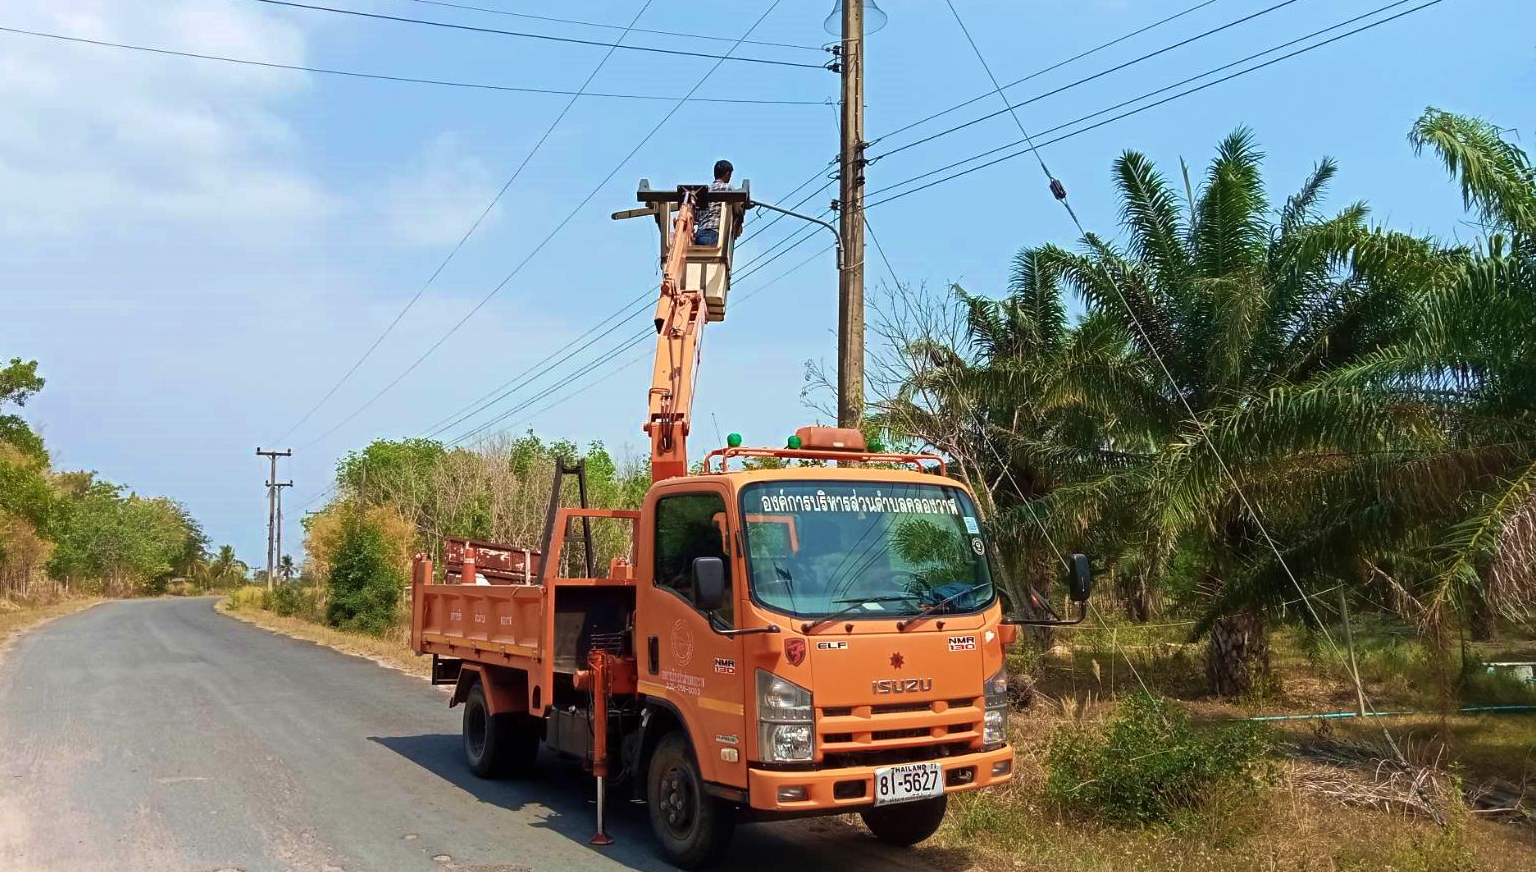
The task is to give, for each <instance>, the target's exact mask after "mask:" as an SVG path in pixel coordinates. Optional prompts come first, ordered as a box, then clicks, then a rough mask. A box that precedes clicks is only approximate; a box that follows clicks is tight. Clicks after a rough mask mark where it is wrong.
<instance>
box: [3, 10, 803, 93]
mask: <svg viewBox="0 0 1536 872" xmlns="http://www.w3.org/2000/svg"><path fill="white" fill-rule="evenodd" d="M0 33H12V34H18V35H21V36H35V37H41V38H43V39H56V40H60V41H63V42H73V43H79V44H82V45H94V46H101V47H103V48H118V49H126V50H128V51H138V52H147V53H149V54H157V55H167V56H170V57H179V58H193V59H196V60H201V61H219V62H220V63H226V64H239V65H241V66H247V67H263V68H265V69H269V70H291V71H293V72H299V73H318V74H321V75H326V76H341V77H344V78H349V79H372V80H376V81H381V82H399V83H404V84H411V85H435V86H438V87H444V88H469V89H472V90H479V91H502V92H509V93H514V94H553V95H557V96H564V97H569V96H572V95H576V94H579V95H581V96H583V97H603V98H607V99H613V100H669V101H670V100H676V99H677V98H676V97H669V96H667V95H665V94H614V93H608V92H602V91H566V90H561V89H559V88H528V87H522V86H517V85H496V84H491V83H487V82H458V81H452V80H449V79H425V78H417V77H414V76H393V75H388V74H386V73H364V72H359V71H357V70H337V69H331V68H327V67H310V66H304V65H302V64H280V63H274V62H271V61H253V60H248V59H246V58H232V57H227V56H224V55H211V54H201V53H199V52H191V51H176V50H174V49H167V48H156V47H154V46H147V45H133V44H131V43H125V42H108V41H106V40H102V39H87V38H85V37H83V36H65V35H64V34H61V33H48V32H45V31H41V30H24V29H22V28H19V27H0ZM688 100H689V102H692V103H741V104H750V105H760V106H820V105H822V104H823V103H824V102H825V101H822V100H754V99H749V98H737V97H689V98H688Z"/></svg>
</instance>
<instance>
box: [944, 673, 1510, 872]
mask: <svg viewBox="0 0 1536 872" xmlns="http://www.w3.org/2000/svg"><path fill="white" fill-rule="evenodd" d="M1111 711H1113V707H1112V706H1111V705H1109V704H1107V703H1104V702H1102V701H1096V702H1093V703H1091V704H1089V705H1088V706H1086V707H1083V708H1080V709H1075V710H1073V711H1069V712H1067V713H1065V714H1062V713H1060V712H1058V713H1054V714H1053V713H1052V712H1050V711H1049V710H1047V709H1044V708H1042V709H1040V710H1034V709H1032V710H1031V711H1028V712H1025V713H1020V714H1016V715H1015V716H1014V718H1013V722H1012V724H1011V732H1010V739H1011V740H1012V741H1013V743H1014V747H1015V750H1016V752H1017V758H1016V763H1015V776H1014V780H1013V782H1012V783H1010V784H1009V785H1008V786H1007V787H1006V788H1003V789H1000V790H995V791H982V792H977V793H967V794H961V795H959V796H956V797H954V798H953V799H952V801H951V804H950V813H949V816H948V818H947V819H946V821H945V824H944V827H943V828H942V829H941V830H940V831H939V833H938V835H937V836H936V837H935V838H934V840H933V841H932V842H931V843H930V846H929V847H925V848H924V849H923V850H927V851H932V852H934V854H935V858H936V859H938V858H941V857H942V856H943V855H944V854H946V853H948V852H953V851H955V850H957V849H963V850H964V851H965V852H966V854H967V856H968V858H969V860H970V862H971V863H972V864H973V865H974V866H975V868H978V869H981V870H987V872H992V870H998V872H1008V870H1025V872H1029V870H1040V872H1110V870H1117V872H1118V870H1125V869H1137V870H1145V872H1185V870H1189V872H1240V870H1241V872H1249V870H1276V872H1280V870H1285V872H1314V870H1316V872H1324V870H1327V872H1335V870H1347V872H1365V870H1384V872H1398V870H1401V872H1475V870H1477V872H1480V870H1486V872H1517V870H1520V872H1525V870H1529V869H1531V868H1533V864H1536V831H1533V830H1532V829H1531V828H1530V827H1527V826H1516V825H1512V824H1505V823H1496V822H1492V821H1487V820H1481V819H1478V818H1477V816H1476V815H1473V814H1470V813H1467V812H1466V811H1465V810H1462V809H1459V808H1453V809H1451V810H1450V811H1449V812H1448V817H1449V820H1448V825H1447V826H1446V827H1444V828H1442V827H1440V826H1438V825H1436V824H1435V823H1433V822H1432V821H1430V820H1428V819H1427V818H1423V817H1417V816H1409V815H1407V814H1404V813H1398V812H1386V811H1378V810H1372V809H1366V808H1356V807H1350V806H1345V805H1341V804H1339V803H1338V802H1336V801H1334V800H1331V799H1327V798H1324V797H1321V796H1318V795H1316V794H1313V793H1309V792H1307V791H1306V790H1305V789H1303V788H1302V786H1301V784H1300V782H1299V772H1300V769H1299V768H1298V767H1297V766H1295V765H1293V764H1292V763H1290V762H1282V763H1281V764H1280V765H1279V768H1278V774H1277V776H1276V780H1275V782H1274V786H1273V787H1272V789H1269V790H1267V791H1264V792H1262V793H1258V794H1255V793H1252V792H1250V791H1247V790H1236V791H1216V792H1214V793H1213V794H1212V795H1211V796H1209V797H1208V798H1207V801H1206V802H1205V803H1204V804H1203V806H1202V807H1201V808H1199V809H1193V810H1189V811H1187V812H1185V813H1181V814H1180V815H1178V816H1177V817H1176V818H1174V819H1173V821H1172V822H1171V823H1170V824H1168V825H1160V826H1116V825H1113V824H1110V823H1107V822H1105V821H1104V820H1103V819H1102V818H1101V817H1098V816H1091V815H1089V814H1085V813H1083V812H1081V811H1077V812H1074V811H1070V810H1067V809H1064V808H1063V807H1061V806H1060V805H1058V804H1057V803H1054V802H1052V801H1051V799H1050V798H1049V797H1050V793H1049V783H1050V769H1049V765H1048V762H1047V761H1048V749H1049V746H1050V737H1051V736H1052V735H1054V734H1055V733H1056V731H1058V730H1060V729H1063V728H1066V729H1069V730H1071V729H1081V728H1083V727H1084V726H1092V724H1093V723H1094V722H1096V721H1097V720H1098V719H1100V718H1102V717H1104V716H1107V715H1108V714H1109V713H1110V712H1111ZM1378 735H1379V734H1378ZM1511 740H1512V741H1517V739H1515V737H1513V736H1511Z"/></svg>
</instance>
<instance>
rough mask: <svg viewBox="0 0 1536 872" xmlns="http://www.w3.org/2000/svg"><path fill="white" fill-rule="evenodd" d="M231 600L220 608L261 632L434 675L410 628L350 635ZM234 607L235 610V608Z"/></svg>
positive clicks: (426, 674)
mask: <svg viewBox="0 0 1536 872" xmlns="http://www.w3.org/2000/svg"><path fill="white" fill-rule="evenodd" d="M234 603H235V601H234V600H231V599H226V600H222V601H220V602H219V604H218V606H217V608H218V610H219V611H221V612H223V613H224V614H226V615H229V616H230V617H233V618H238V619H239V620H242V621H246V622H248V623H251V624H255V625H256V626H258V627H261V628H262V629H266V630H271V631H273V632H275V633H282V634H283V635H285V636H292V637H293V638H295V639H304V640H306V641H309V642H314V643H316V644H319V645H324V646H326V647H327V648H334V649H335V650H337V651H341V652H342V653H345V654H353V655H356V656H358V657H366V658H368V659H369V660H372V661H374V662H375V663H378V664H379V665H381V666H387V667H389V668H390V669H398V670H400V671H401V672H406V673H409V674H411V675H415V676H418V677H421V678H427V677H430V676H431V674H432V658H430V657H424V656H419V655H417V654H416V652H414V651H412V650H411V646H410V638H409V628H406V627H400V628H398V629H397V630H396V631H395V632H393V633H391V634H390V635H389V636H386V637H383V638H380V637H378V636H367V635H363V634H361V633H347V632H343V631H341V630H335V629H332V628H330V627H327V626H324V625H322V624H316V623H314V622H312V621H306V620H304V619H303V618H285V617H283V616H282V615H278V614H274V613H272V612H268V611H263V610H261V609H256V608H249V607H245V608H242V607H239V606H236V605H234ZM232 606H233V607H232Z"/></svg>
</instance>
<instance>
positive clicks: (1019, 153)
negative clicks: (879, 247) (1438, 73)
mask: <svg viewBox="0 0 1536 872" xmlns="http://www.w3.org/2000/svg"><path fill="white" fill-rule="evenodd" d="M1401 2H1407V0H1400V2H1398V3H1390V4H1387V5H1386V6H1382V7H1379V8H1378V9H1376V10H1373V11H1372V12H1368V13H1365V16H1369V15H1374V14H1376V13H1379V12H1382V11H1385V10H1387V9H1390V8H1392V7H1395V6H1398V5H1401ZM1442 2H1444V0H1428V2H1426V3H1421V4H1420V5H1418V6H1414V7H1412V8H1410V9H1405V10H1403V11H1402V12H1399V13H1397V14H1396V15H1392V16H1389V17H1387V18H1382V19H1379V20H1377V21H1373V22H1371V23H1370V24H1366V25H1362V26H1360V27H1357V28H1355V29H1353V30H1349V31H1346V32H1344V33H1341V34H1339V35H1337V36H1334V37H1331V38H1329V39H1327V40H1324V41H1322V42H1318V43H1314V44H1312V45H1309V46H1306V47H1304V48H1300V49H1297V50H1296V51H1293V52H1289V53H1287V54H1284V55H1281V56H1279V57H1277V58H1271V59H1270V60H1268V61H1265V62H1264V63H1261V64H1255V65H1254V66H1251V67H1247V68H1245V69H1242V70H1239V71H1237V72H1235V73H1232V74H1230V75H1227V76H1223V77H1221V78H1219V79H1214V80H1212V81H1210V82H1206V83H1205V84H1202V85H1199V86H1197V87H1194V88H1189V89H1186V90H1184V91H1180V92H1178V93H1177V94H1172V95H1170V96H1168V97H1165V98H1163V99H1161V100H1158V101H1156V102H1154V103H1148V104H1147V105H1145V106H1139V107H1137V108H1135V109H1132V110H1130V111H1128V112H1122V113H1120V114H1119V115H1115V116H1113V117H1111V118H1106V119H1104V120H1102V121H1099V122H1096V123H1094V124H1091V125H1089V126H1087V127H1082V128H1078V129H1077V130H1072V131H1069V132H1067V133H1064V134H1062V135H1061V136H1057V137H1055V138H1053V139H1049V140H1046V141H1045V142H1041V143H1038V146H1039V147H1040V148H1044V147H1045V146H1048V145H1054V144H1056V143H1058V142H1063V141H1065V140H1068V139H1071V138H1073V137H1075V136H1080V135H1082V134H1084V133H1087V132H1089V131H1091V130H1096V129H1098V128H1100V127H1103V126H1105V125H1106V124H1112V123H1114V122H1116V121H1120V120H1122V119H1125V118H1129V117H1131V116H1132V115H1138V114H1140V113H1142V112H1145V111H1147V110H1148V109H1155V108H1157V107H1158V106H1162V105H1164V104H1166V103H1171V102H1173V101H1174V100H1178V99H1180V98H1183V97H1187V96H1189V95H1191V94H1195V93H1197V92H1200V91H1203V90H1205V89H1206V88H1211V87H1214V86H1216V85H1220V84H1222V83H1224V82H1229V81H1231V80H1233V79H1236V78H1239V77H1241V76H1245V75H1247V74H1249V73H1252V72H1256V71H1258V70H1261V69H1264V68H1265V67H1269V66H1273V65H1274V64H1277V63H1280V62H1281V61H1284V60H1289V59H1290V58H1294V57H1297V56H1298V55H1302V54H1306V53H1307V52H1309V51H1312V50H1314V49H1318V48H1322V47H1323V46H1326V45H1329V44H1332V43H1335V42H1338V41H1339V40H1342V39H1346V38H1348V37H1351V36H1354V35H1356V34H1358V33H1363V32H1365V31H1367V30H1370V29H1372V28H1374V27H1379V26H1381V25H1383V24H1386V23H1388V22H1391V21H1395V20H1397V19H1399V18H1402V17H1404V16H1407V15H1412V14H1413V13H1415V12H1418V11H1420V10H1423V9H1427V8H1428V7H1430V6H1434V5H1436V4H1438V3H1442ZM1365 16H1357V17H1356V18H1353V19H1350V21H1357V20H1359V18H1361V17H1365ZM1347 23H1349V22H1342V23H1341V24H1337V25H1333V26H1332V27H1329V28H1324V29H1323V30H1320V31H1317V32H1316V33H1314V34H1311V35H1309V36H1307V37H1301V38H1300V39H1303V40H1304V39H1308V38H1310V36H1313V35H1317V34H1320V33H1323V32H1326V31H1328V30H1333V29H1336V28H1338V27H1341V26H1343V25H1344V24H1347ZM1297 41H1299V40H1292V41H1291V42H1290V43H1285V44H1284V45H1290V44H1294V43H1295V42H1297ZM1280 47H1283V46H1277V47H1276V48H1272V49H1269V50H1267V51H1264V52H1259V53H1258V54H1257V55H1254V56H1253V57H1258V56H1260V55H1264V54H1268V53H1270V52H1273V51H1275V50H1277V49H1278V48H1280ZM1234 63H1242V61H1236V62H1234ZM1232 65H1233V64H1228V65H1226V66H1227V67H1230V66H1232ZM1225 68H1226V67H1218V68H1216V70H1211V71H1208V72H1206V73H1202V74H1200V75H1198V76H1194V77H1192V78H1191V79H1186V80H1185V81H1193V80H1194V79H1200V78H1204V77H1205V76H1208V75H1210V74H1211V73H1212V72H1216V71H1219V70H1221V69H1225ZM1172 87H1178V86H1177V85H1170V86H1167V87H1165V88H1160V89H1158V90H1157V91H1151V92H1148V93H1147V94H1143V95H1142V96H1141V97H1137V98H1134V99H1132V100H1128V101H1125V102H1122V103H1120V104H1117V106H1116V107H1111V108H1109V109H1103V110H1100V111H1098V112H1094V113H1091V114H1089V115H1084V116H1082V117H1080V118H1078V119H1076V120H1073V121H1069V122H1067V123H1066V124H1060V125H1057V126H1056V127H1053V128H1050V129H1049V130H1045V131H1041V133H1042V135H1043V134H1045V133H1051V132H1054V131H1056V130H1061V129H1063V128H1066V127H1071V126H1072V125H1074V124H1077V123H1079V122H1082V121H1086V120H1088V119H1090V118H1095V117H1097V116H1099V115H1102V114H1104V113H1105V112H1110V111H1113V110H1114V109H1115V108H1118V106H1124V105H1127V104H1129V103H1134V102H1137V101H1139V100H1142V99H1145V98H1146V97H1149V96H1153V95H1155V94H1158V93H1162V92H1163V91H1166V90H1168V88H1172ZM1021 142H1023V140H1019V141H1017V142H1013V143H1009V144H1008V145H1004V146H1001V147H1000V148H994V149H991V150H989V151H986V152H982V153H981V154H978V155H972V156H971V157H969V158H966V159H964V160H961V161H957V162H955V163H953V164H950V165H949V167H954V166H959V165H960V164H963V163H967V162H969V161H972V160H976V159H977V158H979V157H983V156H985V155H987V154H992V153H995V152H997V151H1000V150H1001V149H1002V148H1008V147H1010V146H1013V145H1019V144H1020V143H1021ZM1034 150H1035V149H1034V147H1029V148H1025V149H1022V150H1020V151H1016V152H1013V153H1012V154H1006V155H1003V156H1002V157H999V158H996V159H994V160H990V161H987V162H986V163H983V164H977V165H976V166H974V167H970V168H968V169H965V170H961V171H960V172H957V173H953V174H951V175H948V176H944V177H943V178H940V179H935V180H934V181H932V182H929V183H927V184H925V185H920V186H918V187H916V188H911V189H909V190H906V191H902V192H901V193H899V194H892V195H891V196H889V197H884V198H882V199H879V200H876V201H875V202H873V203H870V204H869V205H868V206H866V208H874V207H875V206H879V205H882V204H884V203H889V202H891V201H893V200H899V199H901V198H902V197H905V196H908V195H910V194H915V193H917V192H919V191H924V190H927V189H928V188H932V187H934V186H936V185H942V184H944V183H946V182H949V181H953V180H954V179H957V178H960V177H961V176H965V175H969V174H971V173H974V172H976V171H978V170H983V169H986V168H987V167H991V166H995V165H997V164H1000V163H1003V162H1005V161H1009V160H1013V159H1014V158H1018V157H1023V156H1024V155H1027V154H1030V153H1031V152H1032V151H1034ZM947 168H948V167H944V168H941V169H947ZM934 172H936V171H933V170H930V171H928V172H926V173H923V174H921V175H919V176H914V177H912V178H910V179H907V180H905V181H902V182H897V183H895V184H893V185H887V186H886V187H884V188H881V189H880V190H879V191H875V192H872V193H876V194H877V193H880V192H882V191H889V190H891V189H893V188H899V187H901V186H903V185H906V184H910V183H911V182H913V181H916V180H917V179H920V178H924V177H926V176H930V175H933V173H934Z"/></svg>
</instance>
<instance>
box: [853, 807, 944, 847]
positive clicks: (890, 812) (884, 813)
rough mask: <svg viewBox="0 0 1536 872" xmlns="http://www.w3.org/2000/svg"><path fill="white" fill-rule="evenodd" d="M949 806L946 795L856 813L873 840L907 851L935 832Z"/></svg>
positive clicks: (942, 821)
mask: <svg viewBox="0 0 1536 872" xmlns="http://www.w3.org/2000/svg"><path fill="white" fill-rule="evenodd" d="M948 806H949V797H948V795H940V796H935V797H934V798H932V799H920V800H917V801H915V802H903V803H901V804H899V805H887V806H882V807H881V808H872V809H869V810H867V811H863V812H860V813H859V817H862V818H863V819H864V826H866V827H869V831H870V832H871V833H874V834H875V838H877V839H879V840H880V841H882V842H884V843H886V844H887V845H895V846H896V847H898V848H907V847H911V846H912V845H915V844H917V843H918V842H921V841H923V840H924V839H926V838H928V837H929V836H931V835H933V834H934V833H936V832H938V830H939V824H942V823H944V811H945V809H946V808H948Z"/></svg>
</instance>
